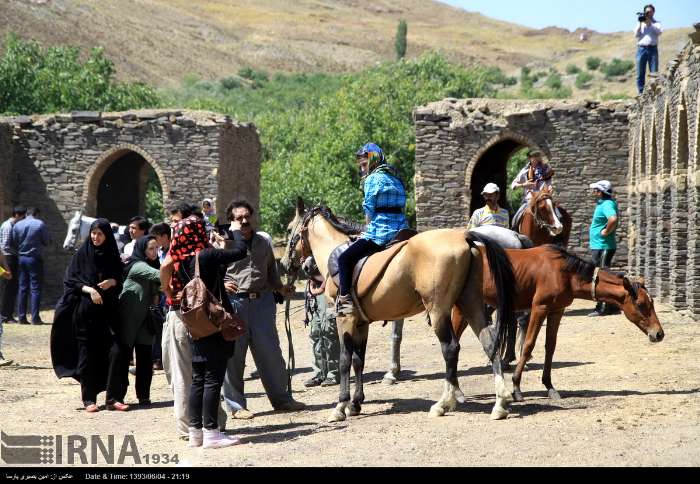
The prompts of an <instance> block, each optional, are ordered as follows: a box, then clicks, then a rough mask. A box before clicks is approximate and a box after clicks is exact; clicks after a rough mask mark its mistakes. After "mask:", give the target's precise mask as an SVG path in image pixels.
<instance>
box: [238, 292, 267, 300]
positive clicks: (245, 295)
mask: <svg viewBox="0 0 700 484" xmlns="http://www.w3.org/2000/svg"><path fill="white" fill-rule="evenodd" d="M233 297H234V298H236V299H260V297H262V293H261V292H237V293H236V294H234V295H233Z"/></svg>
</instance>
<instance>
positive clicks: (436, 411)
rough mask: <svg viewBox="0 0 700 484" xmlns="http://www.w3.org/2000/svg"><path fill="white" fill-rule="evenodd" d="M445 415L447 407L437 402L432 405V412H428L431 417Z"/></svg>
mask: <svg viewBox="0 0 700 484" xmlns="http://www.w3.org/2000/svg"><path fill="white" fill-rule="evenodd" d="M444 415H445V409H444V408H442V407H441V406H440V405H438V404H435V405H433V406H432V407H430V413H429V414H428V416H429V417H443V416H444Z"/></svg>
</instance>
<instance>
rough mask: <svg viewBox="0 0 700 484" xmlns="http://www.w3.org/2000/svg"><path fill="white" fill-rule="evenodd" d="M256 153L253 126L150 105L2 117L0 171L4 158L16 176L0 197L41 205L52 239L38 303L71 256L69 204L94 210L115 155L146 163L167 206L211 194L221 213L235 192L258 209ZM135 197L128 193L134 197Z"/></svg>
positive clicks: (51, 297) (57, 285) (50, 295)
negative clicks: (126, 109) (112, 110)
mask: <svg viewBox="0 0 700 484" xmlns="http://www.w3.org/2000/svg"><path fill="white" fill-rule="evenodd" d="M8 129H9V130H10V132H11V133H12V135H13V139H12V145H11V146H9V145H8V143H7V142H6V139H7V135H4V136H3V134H2V133H6V132H7V131H8ZM260 153H261V150H260V142H259V139H258V134H257V131H256V128H255V126H254V125H252V124H247V123H238V122H235V121H233V120H231V119H230V118H229V117H228V116H224V115H219V114H215V113H209V112H194V111H152V110H149V111H133V112H125V113H92V112H81V113H73V114H57V115H51V116H40V117H32V118H29V117H25V116H23V117H20V118H13V119H8V118H5V119H0V169H3V173H4V168H5V166H4V164H6V163H8V161H7V160H11V163H9V164H11V165H12V166H13V167H14V171H15V177H14V178H13V179H12V180H13V181H12V183H10V184H9V185H7V184H6V185H0V188H2V189H3V191H2V196H0V202H2V201H3V200H5V199H9V201H10V203H11V204H16V203H21V204H23V205H26V206H38V207H39V208H40V209H41V211H42V216H41V218H42V219H43V220H44V221H45V222H46V223H47V225H48V228H49V231H50V233H51V236H52V238H53V243H52V245H51V247H49V248H48V250H47V251H46V254H45V255H46V264H45V268H46V287H47V293H46V297H45V298H44V302H45V303H47V304H53V302H55V300H56V297H57V296H58V295H60V291H61V279H62V277H63V273H64V270H65V267H66V265H67V263H68V260H69V258H70V255H69V254H67V253H66V252H65V251H64V250H63V249H62V244H63V241H64V238H65V236H66V230H67V222H68V221H69V220H70V219H71V217H72V216H73V213H74V212H75V211H76V210H82V211H83V213H84V214H85V215H88V216H93V217H94V216H98V215H100V214H99V213H98V212H99V208H98V206H97V200H98V197H97V195H98V192H99V190H100V182H101V180H102V177H103V175H104V174H105V172H107V170H108V169H109V168H110V167H112V166H113V165H114V164H116V163H118V162H119V160H120V159H122V158H124V159H126V158H130V159H133V158H134V156H135V155H134V154H137V155H138V156H140V157H141V158H142V159H143V160H145V162H146V163H147V164H148V165H150V166H151V167H152V168H153V170H154V171H155V173H156V174H157V176H158V178H159V180H160V183H161V186H162V189H163V199H164V204H165V206H166V207H167V206H168V205H170V204H172V203H174V202H178V201H189V202H193V203H199V202H200V201H201V200H202V199H203V198H205V197H216V198H217V209H218V211H219V216H220V217H223V207H225V205H226V203H227V202H228V200H227V198H230V197H233V196H234V195H238V194H241V195H245V196H247V197H249V198H250V199H251V202H252V203H253V205H254V206H255V207H257V205H258V203H259V186H260V175H259V172H260V161H261V160H260ZM142 168H143V164H142V165H139V168H138V169H134V170H133V171H134V173H133V174H131V176H133V177H136V178H138V179H139V180H140V181H138V182H137V183H136V184H135V185H131V186H142V185H143V183H142V182H143V180H141V179H142V178H143V176H144V175H143V171H142ZM234 173H235V175H233V174H234ZM2 178H3V180H5V177H4V176H3V177H2ZM0 183H5V182H4V181H3V182H0ZM229 184H231V185H230V186H229ZM125 186H127V184H126V181H125ZM112 188H113V189H115V190H118V189H119V188H120V187H119V186H116V187H112ZM142 196H143V194H141V193H134V197H136V198H137V199H139V198H140V197H142ZM132 215H136V214H132ZM120 222H121V223H124V221H120Z"/></svg>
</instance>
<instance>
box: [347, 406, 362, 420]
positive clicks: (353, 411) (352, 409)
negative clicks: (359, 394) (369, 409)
mask: <svg viewBox="0 0 700 484" xmlns="http://www.w3.org/2000/svg"><path fill="white" fill-rule="evenodd" d="M357 415H360V411H359V410H358V409H356V408H355V406H354V405H348V406H347V407H345V416H346V417H355V416H357Z"/></svg>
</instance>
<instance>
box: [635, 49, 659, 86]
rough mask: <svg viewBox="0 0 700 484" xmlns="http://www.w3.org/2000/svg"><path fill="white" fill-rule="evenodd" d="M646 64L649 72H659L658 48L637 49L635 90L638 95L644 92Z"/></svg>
mask: <svg viewBox="0 0 700 484" xmlns="http://www.w3.org/2000/svg"><path fill="white" fill-rule="evenodd" d="M647 64H649V72H659V48H658V47H657V46H655V45H650V46H649V47H642V46H641V45H640V46H639V47H638V48H637V90H638V91H639V94H641V93H642V92H644V78H645V77H646V71H647Z"/></svg>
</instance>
